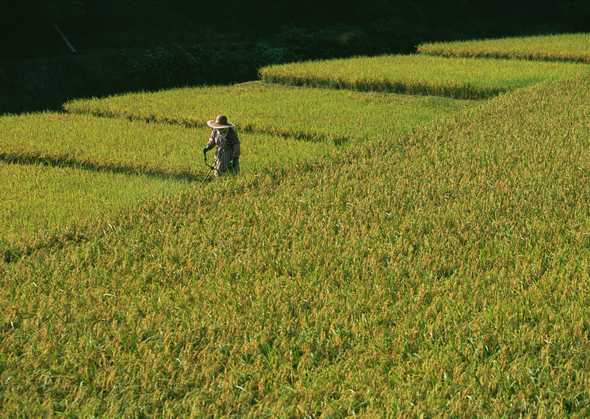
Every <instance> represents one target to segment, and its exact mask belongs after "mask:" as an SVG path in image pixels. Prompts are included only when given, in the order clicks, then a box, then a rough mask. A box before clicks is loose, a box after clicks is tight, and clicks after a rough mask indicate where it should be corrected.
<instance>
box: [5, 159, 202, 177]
mask: <svg viewBox="0 0 590 419" xmlns="http://www.w3.org/2000/svg"><path fill="white" fill-rule="evenodd" d="M0 161H2V162H5V163H9V164H23V165H38V166H51V167H58V168H59V167H65V168H71V169H79V170H88V171H93V172H101V173H117V174H123V175H129V176H147V177H153V178H158V179H163V180H172V181H181V182H197V181H204V180H205V179H206V178H207V176H206V175H195V174H194V173H192V172H190V171H188V170H183V171H179V172H166V171H162V170H156V169H149V168H138V167H133V166H120V165H114V164H99V163H94V162H87V161H80V160H75V159H70V158H67V157H49V156H39V155H17V154H11V153H0Z"/></svg>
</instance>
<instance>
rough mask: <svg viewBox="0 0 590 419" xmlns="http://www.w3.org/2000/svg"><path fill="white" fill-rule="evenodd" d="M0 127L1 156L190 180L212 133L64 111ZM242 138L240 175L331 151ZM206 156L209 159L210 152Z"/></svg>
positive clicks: (199, 169)
mask: <svg viewBox="0 0 590 419" xmlns="http://www.w3.org/2000/svg"><path fill="white" fill-rule="evenodd" d="M0 131H1V132H2V136H1V137H0V157H2V158H3V159H4V160H16V161H18V162H23V161H25V162H26V161H27V160H31V161H41V162H43V161H47V160H48V161H51V162H52V163H53V164H55V165H68V166H74V167H76V166H79V167H85V168H89V169H91V170H99V171H104V170H107V171H108V170H112V171H115V172H130V173H144V174H152V175H160V176H162V177H171V178H175V177H177V178H180V179H189V180H190V179H192V178H198V177H199V176H200V175H202V174H203V169H204V168H205V166H204V165H203V153H202V149H203V146H204V145H205V144H206V143H207V141H208V139H209V135H210V133H211V130H210V129H204V128H199V129H186V128H183V127H175V126H169V125H161V124H149V123H145V122H133V123H132V122H128V121H124V120H113V119H104V118H95V117H91V116H83V115H67V114H36V115H24V116H13V117H3V118H0ZM241 140H242V154H243V157H244V158H243V160H244V162H243V171H244V172H245V173H248V172H253V171H256V170H260V169H262V168H265V167H269V166H271V165H277V164H279V163H281V164H287V165H288V164H290V163H294V162H297V161H301V160H306V159H316V158H318V157H319V156H321V155H322V154H323V153H329V152H330V151H331V149H332V147H330V146H329V145H327V144H308V143H304V142H301V141H297V140H293V139H287V138H280V137H277V136H272V135H269V134H247V135H243V136H242V138H241ZM268 150H273V153H269V152H268ZM209 157H210V160H212V159H213V153H210V156H209Z"/></svg>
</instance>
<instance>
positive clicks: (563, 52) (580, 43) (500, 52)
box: [418, 33, 590, 63]
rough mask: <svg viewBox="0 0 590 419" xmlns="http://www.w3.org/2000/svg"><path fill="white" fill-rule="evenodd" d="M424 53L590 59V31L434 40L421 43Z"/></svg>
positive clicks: (583, 60)
mask: <svg viewBox="0 0 590 419" xmlns="http://www.w3.org/2000/svg"><path fill="white" fill-rule="evenodd" d="M418 51H419V52H420V53H422V54H429V55H438V56H444V57H479V58H513V59H525V60H543V61H573V62H582V63H590V34H588V33H577V34H561V35H545V36H529V37H514V38H502V39H483V40H473V41H459V42H435V43H427V44H422V45H420V46H419V47H418Z"/></svg>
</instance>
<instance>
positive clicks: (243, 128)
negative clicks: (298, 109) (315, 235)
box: [65, 108, 352, 147]
mask: <svg viewBox="0 0 590 419" xmlns="http://www.w3.org/2000/svg"><path fill="white" fill-rule="evenodd" d="M65 113H66V114H71V115H84V116H93V117H95V118H105V119H119V120H126V121H129V122H144V123H147V124H163V125H172V126H179V127H182V128H187V129H196V128H208V126H207V124H206V123H204V122H203V123H199V122H195V121H191V120H189V119H181V118H163V117H157V116H154V115H150V116H142V115H133V114H128V113H125V112H120V113H119V112H110V111H99V110H80V109H67V108H66V109H65ZM237 128H238V131H239V132H244V133H247V134H267V135H274V136H276V137H280V138H282V139H286V140H297V141H304V142H309V143H328V144H329V143H332V144H333V145H334V146H336V147H339V146H343V145H346V144H348V143H350V142H351V141H352V138H350V137H345V136H334V137H331V136H329V135H326V134H320V133H314V134H311V133H309V132H305V131H295V130H293V131H291V130H285V129H279V128H276V129H270V128H257V127H255V126H254V125H252V124H248V123H246V124H242V125H239V126H238V127H237Z"/></svg>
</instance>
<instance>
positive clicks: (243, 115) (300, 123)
mask: <svg viewBox="0 0 590 419" xmlns="http://www.w3.org/2000/svg"><path fill="white" fill-rule="evenodd" d="M466 104H467V103H466V102H465V101H456V100H451V99H447V98H427V97H411V96H400V95H391V94H382V93H359V92H347V91H335V90H331V89H300V88H293V87H284V86H278V85H267V84H264V83H260V82H252V83H244V84H239V85H235V86H229V87H204V88H182V89H173V90H167V91H162V92H157V93H131V94H126V95H120V96H113V97H109V98H105V99H81V100H76V101H73V102H69V103H67V104H66V105H65V109H66V110H67V111H68V112H71V113H80V114H91V115H96V116H108V117H118V118H124V119H132V120H143V121H157V122H167V123H172V124H178V125H184V126H196V127H204V126H205V124H206V121H207V120H209V119H212V118H214V117H215V115H217V114H221V113H224V114H227V115H228V116H229V117H230V119H231V120H232V121H233V122H234V123H236V124H237V125H238V127H239V129H240V131H241V132H244V133H248V134H250V133H252V132H257V133H267V134H272V135H280V136H288V137H294V138H299V139H302V140H307V141H311V142H334V143H336V144H342V143H345V142H348V141H350V140H353V141H355V140H363V141H365V140H368V139H371V138H375V137H385V138H386V137H389V138H396V137H398V136H399V135H400V134H402V133H404V132H407V131H408V130H410V129H412V128H414V127H416V126H418V125H420V124H422V123H426V122H428V121H430V120H432V119H434V118H436V117H444V116H445V115H449V114H451V113H452V112H454V111H456V110H458V109H461V108H462V107H464V106H466Z"/></svg>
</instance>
